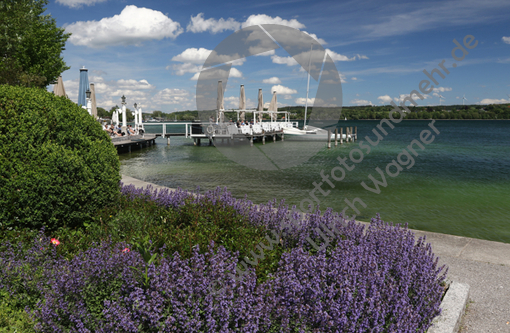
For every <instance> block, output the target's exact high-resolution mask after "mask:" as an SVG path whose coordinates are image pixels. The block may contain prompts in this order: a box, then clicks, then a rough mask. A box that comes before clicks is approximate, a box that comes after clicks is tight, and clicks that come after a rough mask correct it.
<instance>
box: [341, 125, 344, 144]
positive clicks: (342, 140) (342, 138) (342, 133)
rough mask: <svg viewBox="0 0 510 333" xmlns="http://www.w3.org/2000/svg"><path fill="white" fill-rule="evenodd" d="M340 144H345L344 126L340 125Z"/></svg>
mask: <svg viewBox="0 0 510 333" xmlns="http://www.w3.org/2000/svg"><path fill="white" fill-rule="evenodd" d="M340 144H341V145H343V144H344V128H343V127H340Z"/></svg>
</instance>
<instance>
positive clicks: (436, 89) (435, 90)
mask: <svg viewBox="0 0 510 333" xmlns="http://www.w3.org/2000/svg"><path fill="white" fill-rule="evenodd" d="M432 91H434V92H436V93H437V92H445V91H452V88H450V87H437V88H434V89H432Z"/></svg>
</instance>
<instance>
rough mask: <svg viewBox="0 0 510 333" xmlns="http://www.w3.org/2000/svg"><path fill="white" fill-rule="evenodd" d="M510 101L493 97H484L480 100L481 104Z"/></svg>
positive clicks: (509, 101)
mask: <svg viewBox="0 0 510 333" xmlns="http://www.w3.org/2000/svg"><path fill="white" fill-rule="evenodd" d="M506 103H510V100H508V99H503V98H502V99H492V98H484V99H482V100H481V101H480V103H479V104H506Z"/></svg>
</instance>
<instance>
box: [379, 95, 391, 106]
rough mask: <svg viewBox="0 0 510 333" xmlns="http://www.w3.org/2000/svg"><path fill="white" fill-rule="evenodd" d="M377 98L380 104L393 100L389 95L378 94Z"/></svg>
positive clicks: (386, 103)
mask: <svg viewBox="0 0 510 333" xmlns="http://www.w3.org/2000/svg"><path fill="white" fill-rule="evenodd" d="M377 99H378V100H379V101H380V102H381V104H384V105H388V104H390V103H391V101H392V100H393V99H392V98H391V97H390V95H384V96H379V97H377Z"/></svg>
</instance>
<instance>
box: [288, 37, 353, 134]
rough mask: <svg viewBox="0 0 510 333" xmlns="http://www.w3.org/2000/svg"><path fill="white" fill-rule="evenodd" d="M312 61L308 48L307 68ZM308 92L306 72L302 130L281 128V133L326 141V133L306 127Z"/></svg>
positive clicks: (308, 84)
mask: <svg viewBox="0 0 510 333" xmlns="http://www.w3.org/2000/svg"><path fill="white" fill-rule="evenodd" d="M311 60H312V46H310V60H309V61H308V67H309V68H310V65H311V63H310V62H311ZM309 91H310V71H308V83H307V85H306V99H305V120H304V122H303V129H299V128H294V127H286V128H283V133H284V134H285V135H287V136H299V137H301V138H303V139H310V140H326V139H327V137H328V131H326V130H324V129H322V128H318V127H313V126H307V125H306V116H307V110H308V93H309ZM345 120H347V118H345ZM342 136H343V139H347V137H349V138H350V137H351V136H350V135H349V136H347V134H343V135H342ZM338 138H340V134H338ZM331 139H333V140H334V139H335V133H333V132H332V133H331Z"/></svg>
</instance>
